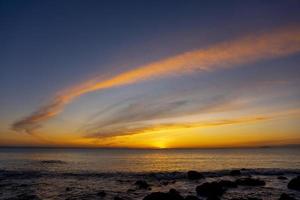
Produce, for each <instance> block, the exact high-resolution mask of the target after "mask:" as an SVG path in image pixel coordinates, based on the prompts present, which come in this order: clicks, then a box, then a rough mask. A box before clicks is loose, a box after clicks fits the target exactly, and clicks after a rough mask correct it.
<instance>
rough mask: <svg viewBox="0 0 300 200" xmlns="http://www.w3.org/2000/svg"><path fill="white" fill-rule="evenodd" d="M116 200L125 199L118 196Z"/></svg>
mask: <svg viewBox="0 0 300 200" xmlns="http://www.w3.org/2000/svg"><path fill="white" fill-rule="evenodd" d="M114 200H124V199H123V198H121V197H118V196H117V197H115V198H114Z"/></svg>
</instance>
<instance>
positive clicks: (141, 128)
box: [86, 109, 300, 139]
mask: <svg viewBox="0 0 300 200" xmlns="http://www.w3.org/2000/svg"><path fill="white" fill-rule="evenodd" d="M299 114H300V109H296V110H295V109H292V110H286V111H281V112H273V113H270V114H265V115H249V116H241V117H232V118H227V119H216V120H209V121H198V122H190V123H187V122H185V123H178V122H177V123H176V122H173V123H160V124H147V123H135V124H127V125H120V126H118V127H113V128H107V129H106V128H104V129H101V130H100V131H98V132H94V133H90V134H88V135H86V138H98V139H102V138H112V137H118V136H129V135H137V134H142V133H149V132H151V133H155V132H161V131H176V130H181V131H182V130H187V129H194V128H207V127H216V126H225V125H235V124H246V123H257V122H261V121H266V120H273V119H278V118H285V117H291V116H299Z"/></svg>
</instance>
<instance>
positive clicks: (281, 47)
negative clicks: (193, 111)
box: [12, 27, 300, 133]
mask: <svg viewBox="0 0 300 200" xmlns="http://www.w3.org/2000/svg"><path fill="white" fill-rule="evenodd" d="M299 51H300V27H285V28H280V29H277V30H273V31H272V32H269V33H263V34H259V35H251V36H247V37H244V38H240V39H237V40H234V41H229V42H223V43H220V44H216V45H213V46H211V47H208V48H206V49H198V50H194V51H190V52H185V53H183V54H180V55H177V56H174V57H169V58H166V59H163V60H159V61H157V62H153V63H150V64H147V65H145V66H140V67H137V68H135V69H133V70H131V71H128V72H125V73H121V74H119V75H117V76H114V77H112V78H109V79H106V80H98V79H94V80H89V81H87V82H84V83H82V84H79V85H77V86H75V87H73V88H71V89H68V90H64V91H62V92H60V93H59V95H57V96H56V97H55V98H54V99H52V100H50V103H49V104H47V105H45V106H43V107H41V108H40V109H38V110H37V111H35V112H34V113H32V114H31V115H29V116H27V117H25V118H23V119H21V120H19V121H16V122H15V123H14V124H13V125H12V128H13V129H14V130H16V131H25V132H27V133H32V131H34V130H35V129H36V128H38V127H39V126H40V124H41V123H42V122H44V121H46V120H48V119H50V118H52V117H54V116H56V115H58V114H59V113H60V112H61V111H62V110H63V108H64V106H65V105H66V104H68V103H70V102H72V101H73V100H74V99H75V98H76V97H79V96H81V95H83V94H86V93H89V92H92V91H96V90H103V89H108V88H112V87H117V86H122V85H127V84H132V83H137V82H140V81H144V80H150V79H156V78H162V77H165V76H170V75H180V74H188V73H191V72H194V71H199V72H209V71H214V70H218V69H225V68H231V67H235V66H239V65H241V64H245V63H250V62H255V61H258V60H262V59H271V58H277V57H282V56H286V55H290V54H293V53H296V52H299Z"/></svg>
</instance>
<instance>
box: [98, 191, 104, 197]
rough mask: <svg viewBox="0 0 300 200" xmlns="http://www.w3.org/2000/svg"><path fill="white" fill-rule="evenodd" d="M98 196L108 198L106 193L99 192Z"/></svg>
mask: <svg viewBox="0 0 300 200" xmlns="http://www.w3.org/2000/svg"><path fill="white" fill-rule="evenodd" d="M97 196H98V197H105V196H106V192H104V191H99V192H97Z"/></svg>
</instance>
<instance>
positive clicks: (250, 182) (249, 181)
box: [235, 178, 266, 186]
mask: <svg viewBox="0 0 300 200" xmlns="http://www.w3.org/2000/svg"><path fill="white" fill-rule="evenodd" d="M235 182H236V184H237V185H245V186H263V185H265V184H266V183H265V181H263V180H260V179H255V178H240V179H237V180H236V181H235Z"/></svg>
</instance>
